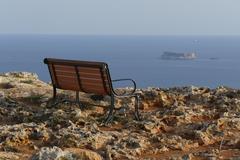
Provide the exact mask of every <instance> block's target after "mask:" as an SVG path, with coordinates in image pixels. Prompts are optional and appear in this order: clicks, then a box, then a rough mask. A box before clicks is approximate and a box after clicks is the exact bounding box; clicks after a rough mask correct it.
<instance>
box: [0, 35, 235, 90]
mask: <svg viewBox="0 0 240 160" xmlns="http://www.w3.org/2000/svg"><path fill="white" fill-rule="evenodd" d="M164 51H173V52H196V53H197V54H198V59H196V60H193V61H168V60H161V59H160V58H159V57H160V56H161V54H162V53H163V52H164ZM0 55H1V56H0V72H9V71H29V72H35V73H37V74H38V75H39V78H40V79H42V80H44V81H50V77H49V73H48V70H47V67H46V66H45V65H44V64H43V62H42V60H43V58H45V57H54V58H65V59H75V60H94V61H104V62H107V63H108V64H109V66H110V72H111V76H112V79H117V78H133V79H135V80H136V82H137V85H138V87H148V86H153V87H172V86H186V85H196V86H207V87H216V86H219V85H226V86H229V87H240V36H72V35H0ZM212 57H216V58H218V59H216V60H211V59H209V58H212Z"/></svg>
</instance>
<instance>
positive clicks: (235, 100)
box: [0, 72, 240, 160]
mask: <svg viewBox="0 0 240 160" xmlns="http://www.w3.org/2000/svg"><path fill="white" fill-rule="evenodd" d="M121 90H123V89H119V91H121ZM125 90H127V88H126V89H125ZM138 92H139V93H140V94H141V107H140V108H141V110H140V111H141V115H142V119H143V120H142V121H135V120H134V119H133V116H132V114H133V113H132V112H133V105H134V104H133V103H134V100H133V99H128V98H126V99H122V100H116V104H117V107H121V106H126V104H127V105H128V109H127V111H126V112H121V110H118V111H116V113H115V117H114V120H113V122H112V123H111V124H109V125H108V126H104V125H102V121H103V119H104V118H105V113H106V111H107V109H108V107H107V106H108V105H109V97H102V98H99V99H96V98H92V97H93V96H92V95H89V94H84V93H81V94H80V97H81V101H82V102H83V103H84V104H85V106H86V107H85V109H84V110H83V111H81V110H80V108H79V106H78V105H76V104H74V103H68V102H65V103H62V104H59V105H57V106H54V107H52V106H51V105H49V102H50V101H51V97H52V87H51V85H50V84H47V83H45V82H42V81H41V80H39V79H38V76H37V75H36V74H33V73H27V72H11V73H3V74H1V75H0V159H4V160H5V159H6V160H7V159H9V160H15V159H32V160H45V159H49V160H60V159H61V160H63V159H64V160H77V159H86V160H101V159H109V160H111V159H112V160H115V159H132V160H134V159H149V160H150V159H184V160H185V159H192V160H193V159H239V158H240V90H237V89H231V88H227V87H223V86H220V87H218V88H216V89H210V88H206V87H194V86H188V87H174V88H147V89H138ZM58 95H59V96H58V98H59V99H63V98H67V99H72V100H74V96H75V93H74V92H71V91H63V90H61V91H59V94H58Z"/></svg>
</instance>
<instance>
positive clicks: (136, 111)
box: [134, 94, 141, 121]
mask: <svg viewBox="0 0 240 160" xmlns="http://www.w3.org/2000/svg"><path fill="white" fill-rule="evenodd" d="M139 105H140V96H139V95H138V94H137V95H136V96H135V112H134V116H135V118H136V120H138V121H140V120H141V118H140V114H139Z"/></svg>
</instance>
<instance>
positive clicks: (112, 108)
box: [104, 95, 114, 124]
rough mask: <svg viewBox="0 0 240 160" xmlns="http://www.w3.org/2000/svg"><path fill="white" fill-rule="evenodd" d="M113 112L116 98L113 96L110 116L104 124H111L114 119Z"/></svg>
mask: <svg viewBox="0 0 240 160" xmlns="http://www.w3.org/2000/svg"><path fill="white" fill-rule="evenodd" d="M113 110H114V96H113V95H111V105H110V108H109V113H108V116H107V118H106V120H105V121H104V124H107V123H109V122H110V121H111V120H112V119H113Z"/></svg>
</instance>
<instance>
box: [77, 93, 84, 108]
mask: <svg viewBox="0 0 240 160" xmlns="http://www.w3.org/2000/svg"><path fill="white" fill-rule="evenodd" d="M76 102H77V104H78V106H79V107H80V109H81V110H83V109H84V106H83V104H82V103H81V102H80V100H79V92H78V91H77V92H76Z"/></svg>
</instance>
